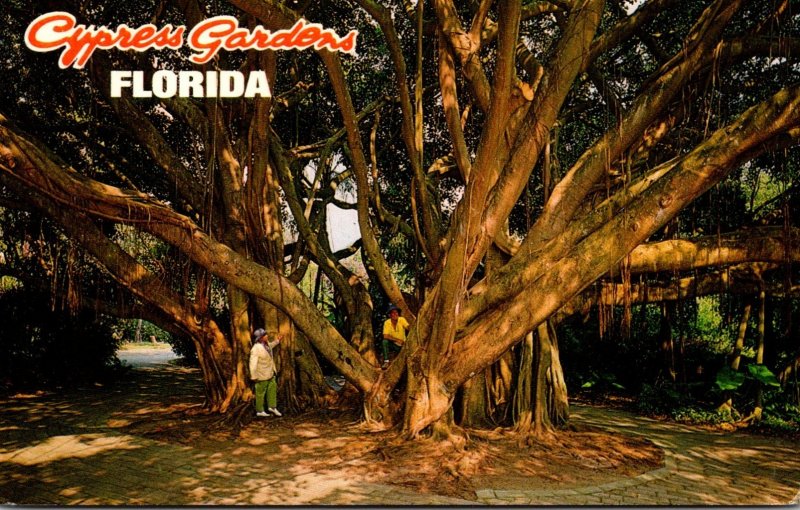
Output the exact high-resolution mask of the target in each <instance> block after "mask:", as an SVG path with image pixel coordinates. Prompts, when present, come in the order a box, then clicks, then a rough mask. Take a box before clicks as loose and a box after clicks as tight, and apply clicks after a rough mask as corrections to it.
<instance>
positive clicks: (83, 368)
mask: <svg viewBox="0 0 800 510" xmlns="http://www.w3.org/2000/svg"><path fill="white" fill-rule="evenodd" d="M0 317H6V318H8V317H14V320H3V321H0V338H2V339H3V341H2V342H0V381H2V387H4V388H5V389H7V390H8V389H16V388H55V387H63V386H69V385H75V384H81V383H87V382H95V381H108V380H111V379H112V378H113V377H114V376H115V374H116V372H117V371H118V370H119V362H118V360H117V359H116V357H115V352H116V349H117V343H116V341H114V340H113V338H112V331H111V328H110V325H109V322H108V320H106V319H102V318H100V317H96V316H94V314H92V313H87V312H83V313H78V314H76V315H71V314H70V313H69V312H68V311H66V310H61V309H53V308H51V306H50V299H49V296H48V295H45V294H43V293H41V292H35V291H32V290H30V289H24V288H17V289H13V290H10V291H6V292H3V293H2V294H0Z"/></svg>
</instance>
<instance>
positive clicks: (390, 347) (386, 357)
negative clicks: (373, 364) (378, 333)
mask: <svg viewBox="0 0 800 510" xmlns="http://www.w3.org/2000/svg"><path fill="white" fill-rule="evenodd" d="M399 352H400V346H399V345H397V344H396V343H394V342H392V341H391V340H387V339H385V338H384V339H383V361H392V360H393V359H395V358H396V357H397V353H399Z"/></svg>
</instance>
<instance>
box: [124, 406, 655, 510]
mask: <svg viewBox="0 0 800 510" xmlns="http://www.w3.org/2000/svg"><path fill="white" fill-rule="evenodd" d="M180 407H181V406H178V408H175V407H173V408H171V409H169V408H166V409H164V412H163V413H162V414H161V415H160V416H154V415H153V414H152V413H151V414H150V415H149V416H148V419H147V420H143V421H141V422H138V423H136V422H134V423H131V424H127V425H125V426H124V427H122V428H125V429H127V431H128V432H130V433H135V434H143V435H146V436H149V437H151V438H153V439H162V440H165V441H177V442H181V443H185V444H191V445H193V446H195V447H198V448H201V449H203V448H208V449H213V450H216V451H226V450H227V451H231V452H235V454H236V455H237V456H244V457H248V456H252V457H253V458H259V459H260V460H261V461H262V462H265V463H267V464H269V465H270V466H284V467H285V469H286V470H299V469H313V470H315V471H318V470H326V469H330V470H336V471H337V472H339V473H340V474H341V476H343V477H347V478H350V477H352V478H353V479H361V480H365V481H368V482H372V483H384V484H393V485H400V486H403V487H405V488H408V489H413V490H416V491H419V492H423V493H430V494H440V495H447V496H453V497H459V498H462V499H471V500H474V499H475V489H476V488H478V487H486V486H491V487H495V488H500V489H525V490H536V489H565V488H570V487H577V486H587V485H599V484H602V483H606V482H610V481H613V480H619V477H620V475H622V476H625V477H633V476H636V475H638V474H641V473H644V472H647V471H651V470H653V469H657V468H659V467H661V466H663V452H662V450H661V449H660V448H657V447H656V446H654V445H653V444H652V443H650V442H648V441H646V440H644V439H639V438H633V437H627V436H622V435H615V434H611V433H608V432H604V431H601V430H599V429H588V428H587V429H585V430H563V431H558V433H557V435H556V437H555V439H552V440H549V441H545V442H535V443H534V444H533V446H526V445H525V444H524V443H525V442H524V441H520V439H519V437H518V436H515V435H513V434H502V433H498V434H495V436H497V437H495V438H492V439H482V438H479V437H476V436H474V435H472V436H471V437H470V439H469V441H467V442H466V444H465V445H460V446H456V445H454V444H452V443H450V442H439V443H434V442H433V441H431V440H429V439H422V440H418V441H411V442H408V441H400V440H398V437H397V433H396V432H394V431H388V432H377V433H376V432H371V431H366V430H364V428H363V427H362V426H361V425H360V423H359V422H358V417H357V415H355V414H354V413H353V412H349V411H342V410H321V411H315V412H313V413H306V414H303V415H300V416H294V417H282V418H275V417H270V418H261V419H254V420H253V421H251V422H250V423H249V424H247V425H245V426H244V427H243V428H241V429H240V430H239V431H238V432H235V433H232V432H230V431H229V430H227V429H225V428H224V427H219V426H212V425H210V424H209V423H207V422H206V423H205V424H204V423H203V422H204V419H203V418H202V417H201V416H197V415H195V416H192V417H189V416H187V415H186V411H187V409H180ZM188 410H189V411H191V409H188ZM189 423H191V426H187V425H189Z"/></svg>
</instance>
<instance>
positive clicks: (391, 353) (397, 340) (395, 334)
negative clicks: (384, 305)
mask: <svg viewBox="0 0 800 510" xmlns="http://www.w3.org/2000/svg"><path fill="white" fill-rule="evenodd" d="M408 328H409V326H408V321H407V320H406V319H405V318H404V317H401V316H400V309H399V308H397V307H396V306H395V305H390V306H389V318H388V319H386V322H384V323H383V364H384V366H385V365H386V364H388V363H389V361H391V360H393V359H394V358H395V356H397V353H398V352H400V348H401V347H402V346H403V344H404V343H405V341H406V334H407V333H408Z"/></svg>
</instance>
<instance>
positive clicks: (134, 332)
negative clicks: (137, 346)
mask: <svg viewBox="0 0 800 510" xmlns="http://www.w3.org/2000/svg"><path fill="white" fill-rule="evenodd" d="M113 329H114V338H117V339H119V341H120V342H123V343H124V342H150V337H151V336H152V337H155V339H156V341H157V342H165V343H171V342H172V335H170V334H169V333H167V332H166V331H164V330H163V329H161V328H159V327H158V326H156V325H155V324H152V323H150V322H147V321H145V320H140V319H122V320H120V321H118V322H117V324H116V325H115V326H114V328H113Z"/></svg>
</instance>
